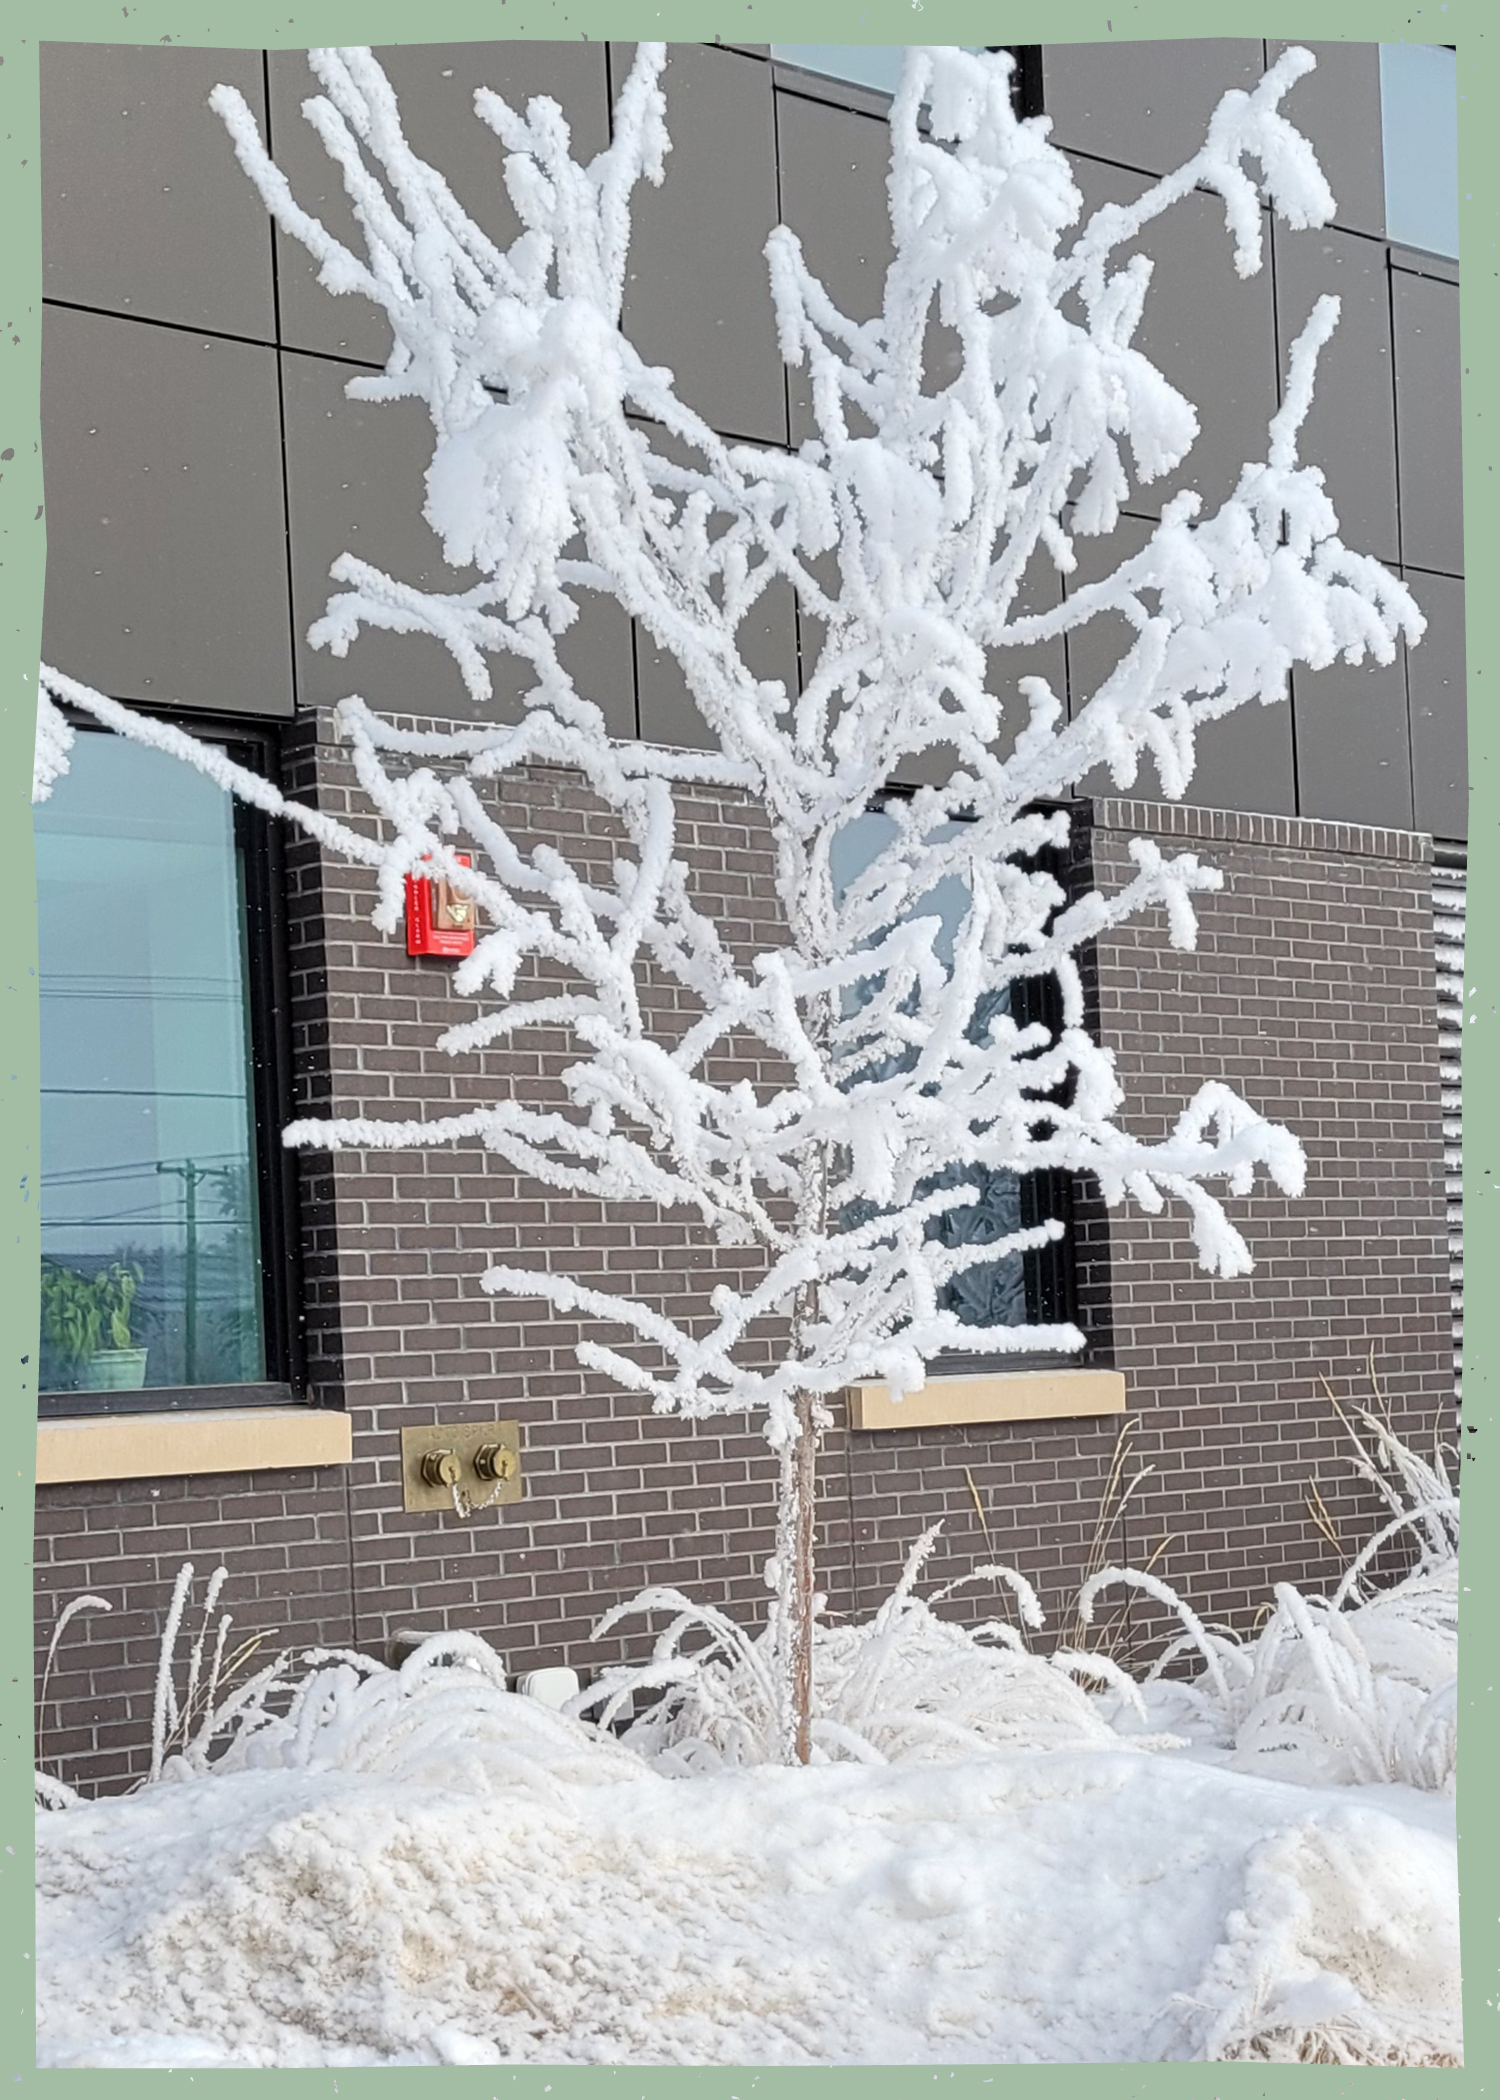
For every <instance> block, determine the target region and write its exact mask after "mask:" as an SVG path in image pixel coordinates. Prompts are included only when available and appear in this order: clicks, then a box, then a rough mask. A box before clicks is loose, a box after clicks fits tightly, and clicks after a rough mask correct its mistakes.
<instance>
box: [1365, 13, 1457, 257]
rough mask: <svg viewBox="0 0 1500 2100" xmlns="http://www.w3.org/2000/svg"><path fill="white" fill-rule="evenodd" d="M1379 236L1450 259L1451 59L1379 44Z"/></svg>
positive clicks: (1453, 239)
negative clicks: (1382, 157)
mask: <svg viewBox="0 0 1500 2100" xmlns="http://www.w3.org/2000/svg"><path fill="white" fill-rule="evenodd" d="M1380 130H1381V144H1382V147H1383V150H1384V154H1385V230H1386V234H1387V236H1388V238H1389V239H1391V240H1393V241H1399V242H1400V243H1401V244H1402V245H1403V246H1404V247H1408V248H1425V249H1426V250H1427V252H1428V253H1429V254H1430V255H1452V256H1455V257H1456V256H1457V254H1458V54H1457V52H1456V51H1452V50H1450V49H1449V48H1448V47H1447V46H1446V45H1444V44H1382V45H1381V47H1380Z"/></svg>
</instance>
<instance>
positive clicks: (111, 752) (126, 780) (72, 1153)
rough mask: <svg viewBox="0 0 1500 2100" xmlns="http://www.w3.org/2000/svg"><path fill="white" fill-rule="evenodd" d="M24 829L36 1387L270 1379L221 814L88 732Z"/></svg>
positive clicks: (230, 833)
mask: <svg viewBox="0 0 1500 2100" xmlns="http://www.w3.org/2000/svg"><path fill="white" fill-rule="evenodd" d="M35 820H36V866H37V920H38V933H39V942H40V964H41V969H40V975H41V1013H42V1040H41V1050H42V1159H41V1213H42V1363H41V1373H42V1375H41V1386H42V1389H43V1390H44V1391H52V1392H73V1391H89V1392H99V1391H109V1390H127V1389H130V1388H138V1387H142V1386H147V1387H149V1386H194V1385H231V1384H239V1383H243V1382H253V1381H258V1380H262V1379H264V1378H265V1375H266V1354H265V1338H264V1327H263V1316H262V1301H261V1288H260V1273H261V1268H260V1234H259V1220H258V1215H257V1200H256V1176H255V1171H254V1142H255V1128H254V1113H253V1109H252V1105H251V1087H250V1083H251V1052H250V1043H249V998H248V987H247V972H246V950H245V906H244V873H243V866H242V853H241V850H240V848H239V846H238V844H237V842H236V834H235V822H234V809H233V804H232V802H231V800H230V798H229V796H227V795H225V794H224V793H222V792H221V791H220V790H219V789H218V788H216V787H214V786H213V785H212V784H211V783H210V782H209V781H207V780H205V779H204V778H203V777H202V776H201V775H200V774H197V773H195V772H192V771H191V770H190V769H189V768H188V767H186V766H184V765H182V764H181V763H180V762H179V761H178V760H176V759H173V758H170V757H167V756H166V755H165V754H164V753H161V752H157V751H151V750H147V749H145V748H143V747H142V746H140V745H136V744H131V743H127V742H125V741H124V740H123V739H121V738H118V737H114V736H108V735H101V734H93V733H90V734H80V735H79V736H78V738H77V740H76V742H75V744H74V750H73V757H72V764H71V768H70V770H69V772H68V773H67V775H66V776H65V777H64V778H63V779H62V780H61V781H59V782H58V784H57V786H56V788H55V789H54V791H53V793H52V795H51V797H50V798H49V800H48V801H46V802H44V803H42V804H41V805H40V806H39V807H38V808H37V810H36V811H35Z"/></svg>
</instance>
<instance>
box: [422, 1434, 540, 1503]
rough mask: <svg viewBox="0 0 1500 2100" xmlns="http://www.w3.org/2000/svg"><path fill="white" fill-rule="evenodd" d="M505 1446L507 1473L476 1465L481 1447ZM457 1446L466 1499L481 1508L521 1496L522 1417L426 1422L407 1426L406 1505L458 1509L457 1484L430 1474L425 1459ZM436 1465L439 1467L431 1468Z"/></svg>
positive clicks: (502, 1468)
mask: <svg viewBox="0 0 1500 2100" xmlns="http://www.w3.org/2000/svg"><path fill="white" fill-rule="evenodd" d="M495 1447H498V1448H499V1451H500V1453H501V1454H502V1456H501V1461H500V1466H499V1470H500V1471H501V1472H502V1473H503V1474H504V1475H505V1477H504V1478H502V1479H497V1478H496V1477H495V1474H494V1473H483V1474H482V1473H481V1472H480V1471H479V1469H478V1468H477V1467H476V1465H475V1460H476V1458H478V1457H479V1455H480V1453H481V1452H484V1451H486V1450H490V1449H493V1448H495ZM443 1451H451V1452H452V1453H453V1455H454V1456H455V1458H457V1460H458V1466H459V1476H458V1492H459V1495H460V1497H461V1499H462V1500H463V1501H464V1502H466V1503H468V1504H470V1505H471V1506H472V1507H473V1508H475V1509H478V1507H479V1505H480V1504H481V1503H484V1504H485V1505H486V1506H487V1507H488V1508H491V1509H493V1508H495V1507H497V1506H498V1505H500V1504H502V1503H505V1502H519V1501H520V1499H521V1492H522V1490H521V1425H520V1423H519V1422H425V1423H423V1424H422V1425H421V1427H419V1428H416V1429H403V1430H402V1432H401V1499H402V1506H403V1507H404V1508H406V1509H437V1510H443V1509H445V1510H447V1511H448V1513H449V1515H450V1516H451V1515H452V1514H453V1513H454V1510H453V1493H454V1491H453V1489H452V1488H451V1487H445V1486H443V1485H442V1483H441V1482H440V1481H438V1482H434V1481H432V1480H429V1479H427V1478H425V1477H424V1475H423V1470H422V1462H423V1460H424V1459H426V1458H427V1457H428V1456H429V1455H430V1454H436V1453H438V1452H443ZM429 1470H435V1468H429Z"/></svg>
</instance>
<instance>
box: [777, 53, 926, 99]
mask: <svg viewBox="0 0 1500 2100" xmlns="http://www.w3.org/2000/svg"><path fill="white" fill-rule="evenodd" d="M771 56H772V58H777V59H780V60H781V62H782V64H783V65H788V66H800V67H801V68H802V70H803V72H804V73H822V74H825V75H826V76H827V77H828V78H829V79H830V80H848V81H851V82H852V83H853V84H854V86H855V87H867V88H875V89H877V90H878V91H879V92H880V93H881V94H882V95H894V94H895V92H896V90H897V88H898V87H900V85H901V68H902V66H903V65H904V64H905V62H906V46H905V45H904V44H773V45H772V46H771Z"/></svg>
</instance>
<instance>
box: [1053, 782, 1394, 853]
mask: <svg viewBox="0 0 1500 2100" xmlns="http://www.w3.org/2000/svg"><path fill="white" fill-rule="evenodd" d="M1093 822H1094V828H1095V829H1096V830H1097V831H1117V832H1127V833H1129V834H1131V835H1132V836H1135V835H1138V834H1144V835H1145V836H1147V837H1151V838H1164V839H1213V840H1216V841H1218V842H1219V843H1220V844H1225V845H1235V846H1280V847H1284V848H1286V849H1287V850H1289V851H1292V852H1302V853H1330V854H1337V855H1339V856H1341V857H1345V858H1349V859H1353V860H1396V861H1417V862H1427V861H1430V860H1431V859H1432V840H1431V839H1430V838H1429V837H1428V835H1427V833H1426V832H1425V831H1398V830H1396V829H1395V828H1394V827H1393V826H1388V825H1378V824H1348V823H1343V822H1341V821H1338V820H1336V819H1335V818H1332V817H1284V816H1270V815H1265V816H1261V815H1257V814H1256V813H1255V812H1254V811H1252V810H1239V809H1201V808H1199V807H1198V805H1197V804H1196V803H1191V802H1147V801H1143V800H1137V799H1135V798H1134V797H1132V796H1128V795H1107V796H1106V795H1101V796H1099V797H1097V798H1096V799H1095V801H1094V805H1093Z"/></svg>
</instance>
